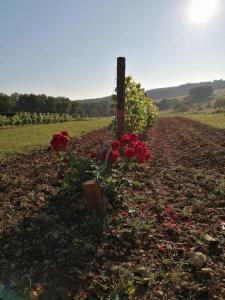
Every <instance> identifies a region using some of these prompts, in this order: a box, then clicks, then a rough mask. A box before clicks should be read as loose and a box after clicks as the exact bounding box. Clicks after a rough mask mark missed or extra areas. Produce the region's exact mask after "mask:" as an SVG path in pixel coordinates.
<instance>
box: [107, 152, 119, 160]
mask: <svg viewBox="0 0 225 300" xmlns="http://www.w3.org/2000/svg"><path fill="white" fill-rule="evenodd" d="M119 156H120V153H119V151H117V150H113V151H111V152H110V154H109V160H110V161H111V162H116V160H117V158H118V157H119Z"/></svg>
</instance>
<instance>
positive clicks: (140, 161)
mask: <svg viewBox="0 0 225 300" xmlns="http://www.w3.org/2000/svg"><path fill="white" fill-rule="evenodd" d="M138 162H139V164H143V163H144V162H145V157H144V156H139V157H138Z"/></svg>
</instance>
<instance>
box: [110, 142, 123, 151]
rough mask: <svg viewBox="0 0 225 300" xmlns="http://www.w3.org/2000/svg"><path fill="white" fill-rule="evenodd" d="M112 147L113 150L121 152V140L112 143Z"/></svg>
mask: <svg viewBox="0 0 225 300" xmlns="http://www.w3.org/2000/svg"><path fill="white" fill-rule="evenodd" d="M111 146H112V149H113V150H119V149H120V147H121V144H120V141H119V140H114V141H112V142H111Z"/></svg>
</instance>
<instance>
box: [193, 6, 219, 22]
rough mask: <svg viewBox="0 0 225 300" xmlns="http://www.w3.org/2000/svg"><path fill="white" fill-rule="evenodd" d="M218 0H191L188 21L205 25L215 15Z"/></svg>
mask: <svg viewBox="0 0 225 300" xmlns="http://www.w3.org/2000/svg"><path fill="white" fill-rule="evenodd" d="M217 9H218V0H192V3H191V7H190V19H191V21H192V22H194V23H199V24H205V23H206V22H208V21H209V20H210V19H211V18H212V17H213V16H214V14H215V13H216V11H217Z"/></svg>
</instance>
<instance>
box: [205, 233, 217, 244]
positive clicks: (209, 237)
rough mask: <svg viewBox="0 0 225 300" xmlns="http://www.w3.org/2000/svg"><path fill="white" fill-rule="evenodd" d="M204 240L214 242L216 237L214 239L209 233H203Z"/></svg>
mask: <svg viewBox="0 0 225 300" xmlns="http://www.w3.org/2000/svg"><path fill="white" fill-rule="evenodd" d="M204 240H205V241H206V242H208V243H212V242H216V239H214V238H213V237H212V236H211V235H209V234H206V235H204Z"/></svg>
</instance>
